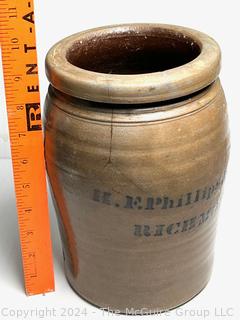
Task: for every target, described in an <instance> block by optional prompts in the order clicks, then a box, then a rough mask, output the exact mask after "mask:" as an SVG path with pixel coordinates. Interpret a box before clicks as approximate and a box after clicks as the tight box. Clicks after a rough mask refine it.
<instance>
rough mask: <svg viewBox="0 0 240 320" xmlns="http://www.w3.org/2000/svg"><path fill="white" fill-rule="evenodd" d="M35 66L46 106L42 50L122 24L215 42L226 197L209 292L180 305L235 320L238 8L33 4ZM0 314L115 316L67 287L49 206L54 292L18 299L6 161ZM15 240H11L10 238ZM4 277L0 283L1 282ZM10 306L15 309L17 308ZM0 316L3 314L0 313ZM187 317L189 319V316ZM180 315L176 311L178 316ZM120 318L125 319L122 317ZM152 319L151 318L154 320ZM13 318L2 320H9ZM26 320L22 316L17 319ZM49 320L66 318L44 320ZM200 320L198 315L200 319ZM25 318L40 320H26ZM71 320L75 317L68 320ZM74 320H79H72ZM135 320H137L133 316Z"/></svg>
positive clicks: (4, 137)
mask: <svg viewBox="0 0 240 320" xmlns="http://www.w3.org/2000/svg"><path fill="white" fill-rule="evenodd" d="M35 15H36V28H37V45H38V58H39V59H38V60H39V73H40V88H41V100H42V103H43V101H44V97H45V93H46V90H47V86H48V82H47V79H46V77H45V73H44V59H45V55H46V53H47V50H48V49H49V48H50V46H52V45H53V44H54V43H55V42H57V41H58V40H60V39H62V38H63V37H65V36H68V35H70V34H72V33H75V32H78V31H81V30H84V29H87V28H92V27H97V26H101V25H107V24H116V23H124V22H159V23H172V24H178V25H183V26H187V27H192V28H195V29H198V30H200V31H203V32H205V33H207V34H209V35H211V36H212V37H214V38H215V39H216V40H217V41H218V43H219V44H220V46H221V48H222V57H223V58H222V71H221V81H222V85H223V87H224V90H225V94H226V97H227V101H228V110H229V120H230V129H231V144H232V148H231V158H230V163H229V168H228V172H227V179H226V183H225V188H224V195H223V201H222V206H221V210H220V216H219V226H218V233H217V241H216V256H215V264H214V271H213V276H212V279H211V281H210V283H209V285H208V286H207V288H206V289H205V290H204V291H203V292H202V293H201V294H200V295H199V296H198V297H196V298H195V299H194V300H192V301H191V302H189V303H188V304H187V305H185V306H184V307H183V309H182V312H183V313H184V312H185V313H186V314H185V315H184V316H182V319H200V318H201V316H200V315H198V314H197V312H198V311H199V313H200V312H201V311H202V312H203V311H204V310H207V313H206V316H205V318H206V319H211V320H212V319H224V318H226V317H223V315H222V316H221V313H222V314H224V313H225V312H227V310H228V309H229V310H230V311H229V312H230V313H232V314H233V315H232V316H231V315H229V316H228V317H227V319H236V320H237V319H240V303H239V292H238V291H239V290H238V288H239V284H240V276H239V270H240V258H239V243H240V232H239V225H240V215H239V213H240V212H239V204H238V198H239V195H238V186H239V181H240V170H239V166H240V147H239V140H240V136H239V133H240V132H239V131H240V103H239V96H240V90H239V87H240V81H239V73H240V59H239V52H240V41H239V30H240V19H239V6H238V1H236V0H228V1H220V0H211V1H209V0H201V1H199V0H194V1H193V0H181V1H179V0H165V1H162V0H121V1H116V0H115V1H114V0H102V1H99V0H95V1H94V0H86V1H79V0H67V1H59V0H51V1H49V0H35ZM0 90H1V91H0V158H8V157H10V153H9V142H8V129H7V121H6V112H5V104H4V92H3V81H2V77H0ZM0 182H1V186H3V185H4V188H2V187H0V214H1V223H0V250H1V252H0V274H1V277H0V295H1V299H0V308H4V307H5V308H9V309H11V308H13V311H14V310H15V311H16V308H18V307H19V308H25V309H26V310H30V308H41V307H42V308H43V307H49V308H50V307H56V308H57V310H58V311H59V312H60V308H61V307H62V306H66V307H77V306H83V307H84V306H87V308H88V310H89V312H90V315H87V316H82V318H84V319H105V318H115V316H110V315H103V314H101V312H100V311H98V310H97V309H95V308H93V307H90V306H89V305H87V304H86V303H85V302H83V301H82V300H81V299H79V298H78V297H77V296H76V295H75V294H74V293H73V292H72V290H71V289H70V288H69V287H68V285H67V283H66V281H65V278H64V274H63V268H62V262H61V248H60V242H59V238H58V233H57V228H56V221H55V218H54V213H53V209H52V207H51V216H52V221H53V223H52V230H53V233H52V234H53V243H54V258H55V273H56V286H57V290H56V292H55V293H52V294H48V295H46V296H45V297H42V296H37V297H32V298H26V297H25V296H24V295H23V293H22V286H21V285H20V284H19V283H21V281H20V280H19V279H21V277H22V276H21V270H20V271H19V269H21V268H20V261H21V260H20V252H19V246H18V244H17V241H18V238H17V235H16V234H17V233H16V232H17V231H16V230H17V229H16V217H15V204H14V191H13V184H12V174H11V166H10V161H9V160H8V161H7V160H6V161H5V160H0ZM13 235H14V236H13ZM2 275H4V276H2ZM15 301H16V302H15ZM1 310H2V309H1ZM191 310H193V311H192V314H190V311H191ZM180 311H181V310H180ZM120 317H121V318H123V319H126V317H124V316H120ZM159 317H160V316H156V317H155V318H159ZM180 317H181V314H180V313H179V314H177V313H176V311H173V313H172V314H171V315H162V316H161V318H162V319H178V318H180ZM0 318H1V319H2V318H3V319H4V316H3V315H1V316H0ZM15 318H17V317H16V315H15V317H14V316H10V315H9V316H8V317H5V319H15ZM22 318H24V317H22ZM46 318H48V319H51V318H54V319H64V317H61V316H60V315H59V316H58V317H50V316H48V317H46ZM202 318H203V314H202ZM27 319H39V316H38V317H37V316H36V317H34V316H31V317H29V318H27ZM68 319H70V320H71V319H75V317H68ZM76 319H78V318H77V317H76ZM133 319H136V318H135V317H133Z"/></svg>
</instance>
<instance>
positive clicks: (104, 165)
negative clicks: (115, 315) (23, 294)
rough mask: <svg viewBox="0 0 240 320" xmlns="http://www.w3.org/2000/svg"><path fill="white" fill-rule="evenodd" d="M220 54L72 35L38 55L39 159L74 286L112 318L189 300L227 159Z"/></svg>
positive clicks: (109, 30) (197, 285) (128, 30)
mask: <svg viewBox="0 0 240 320" xmlns="http://www.w3.org/2000/svg"><path fill="white" fill-rule="evenodd" d="M219 70H220V49H219V47H218V45H217V43H216V42H215V41H214V40H213V39H212V38H210V37H208V36H207V35H205V34H203V33H201V32H198V31H195V30H191V29H188V28H184V27H178V26H172V25H160V24H129V25H116V26H109V27H103V28H98V29H93V30H87V31H84V32H80V33H77V34H74V35H72V36H70V37H68V38H66V39H63V40H62V41H60V42H58V43H57V44H56V45H55V46H54V47H53V48H52V49H51V50H50V51H49V53H48V55H47V58H46V72H47V76H48V79H49V81H50V83H51V85H50V87H49V92H48V95H47V98H46V106H45V156H46V163H47V171H48V175H49V180H50V184H51V187H52V194H53V198H54V201H55V206H56V211H57V216H58V218H59V219H58V220H59V228H60V233H61V237H62V244H63V253H64V264H65V272H66V276H67V279H68V281H69V283H70V285H71V286H72V288H73V289H74V290H75V291H76V292H77V293H78V294H79V295H80V296H82V297H83V298H85V299H86V300H88V301H89V302H91V303H92V304H94V305H97V306H100V307H102V308H109V309H110V310H113V311H116V312H121V313H132V312H133V310H140V311H138V312H141V310H145V311H144V312H146V313H149V312H152V310H167V309H171V308H174V307H177V306H179V305H181V304H183V303H185V302H186V301H188V300H190V299H191V298H193V297H194V296H195V295H196V294H198V293H199V292H200V291H201V290H202V289H203V288H204V287H205V286H206V284H207V282H208V280H209V277H210V274H211V269H212V264H213V249H214V239H215V230H216V222H217V211H218V206H219V199H220V194H221V189H222V184H223V181H224V175H225V171H226V166H227V162H228V151H229V135H228V122H227V112H226V102H225V98H224V93H223V90H222V87H221V84H220V81H219V79H218V74H219Z"/></svg>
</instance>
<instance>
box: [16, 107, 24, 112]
mask: <svg viewBox="0 0 240 320" xmlns="http://www.w3.org/2000/svg"><path fill="white" fill-rule="evenodd" d="M16 109H17V111H22V110H24V106H17V107H16Z"/></svg>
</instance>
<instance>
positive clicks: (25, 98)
mask: <svg viewBox="0 0 240 320" xmlns="http://www.w3.org/2000/svg"><path fill="white" fill-rule="evenodd" d="M0 43H1V51H2V62H3V74H4V84H5V94H6V104H7V113H8V124H9V134H10V142H11V153H12V163H13V174H14V182H15V192H16V202H17V211H18V223H19V233H20V242H21V250H22V260H23V270H24V278H25V288H26V293H27V294H28V295H34V294H39V293H46V292H50V291H54V274H53V259H52V245H51V237H50V223H49V214H48V202H47V189H46V174H45V163H44V150H43V135H42V121H41V110H40V94H39V79H38V66H37V51H36V38H35V26H34V8H33V0H30V1H28V0H27V1H26V0H0Z"/></svg>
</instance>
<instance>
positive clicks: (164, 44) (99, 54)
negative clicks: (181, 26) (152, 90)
mask: <svg viewBox="0 0 240 320" xmlns="http://www.w3.org/2000/svg"><path fill="white" fill-rule="evenodd" d="M200 52H201V47H200V45H199V44H198V43H197V41H196V40H195V39H192V38H191V37H189V36H188V35H185V34H183V33H180V32H176V31H172V30H168V29H164V28H154V29H153V30H151V29H150V30H149V29H147V30H144V29H143V30H129V29H127V30H126V29H124V28H123V29H120V30H117V31H115V32H112V31H109V32H104V33H98V32H96V33H94V34H93V35H92V36H89V35H88V36H87V37H84V36H83V37H82V38H81V40H78V41H75V42H74V43H73V45H72V46H71V47H70V48H69V49H68V50H67V54H66V58H67V60H68V62H70V63H71V64H73V65H74V66H77V67H79V68H82V69H85V70H89V71H94V72H100V73H106V74H125V75H126V74H144V73H151V72H158V71H165V70H168V69H172V68H176V67H179V66H182V65H184V64H186V63H188V62H190V61H192V60H194V59H195V58H196V57H197V56H198V55H199V54H200Z"/></svg>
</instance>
